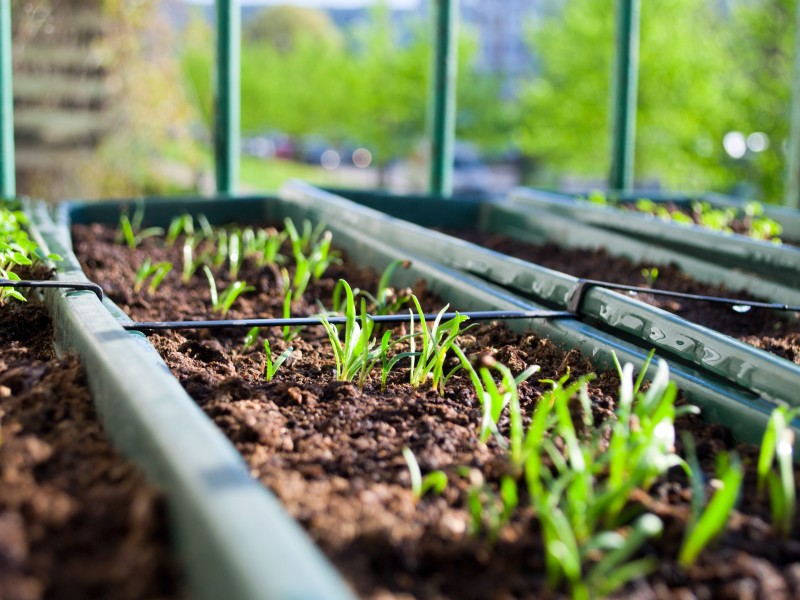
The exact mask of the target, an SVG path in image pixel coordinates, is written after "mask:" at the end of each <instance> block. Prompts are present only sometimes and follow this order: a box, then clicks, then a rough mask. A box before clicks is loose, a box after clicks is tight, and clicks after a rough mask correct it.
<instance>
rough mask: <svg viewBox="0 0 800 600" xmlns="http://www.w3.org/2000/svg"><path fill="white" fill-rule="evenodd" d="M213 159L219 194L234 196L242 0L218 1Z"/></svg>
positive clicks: (239, 90)
mask: <svg viewBox="0 0 800 600" xmlns="http://www.w3.org/2000/svg"><path fill="white" fill-rule="evenodd" d="M216 8H217V73H216V75H217V77H216V94H215V95H216V120H215V131H214V150H215V152H214V158H215V167H216V176H217V192H219V193H223V194H235V193H236V187H237V184H238V177H239V122H240V110H241V109H240V98H241V88H240V80H241V68H240V65H241V58H240V57H241V13H240V8H239V0H217V4H216Z"/></svg>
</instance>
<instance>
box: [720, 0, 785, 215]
mask: <svg viewBox="0 0 800 600" xmlns="http://www.w3.org/2000/svg"><path fill="white" fill-rule="evenodd" d="M796 4H797V2H796V0H752V1H750V2H741V3H739V4H738V5H737V6H736V8H735V10H734V12H733V15H734V19H733V24H732V27H731V35H732V38H733V43H734V44H735V52H736V59H737V61H738V63H739V65H740V69H741V71H742V75H743V76H742V77H741V78H739V79H738V80H737V82H736V86H735V87H732V88H731V89H730V90H729V93H730V94H731V95H732V97H733V98H734V99H735V102H736V104H737V105H738V107H739V111H738V117H739V119H738V120H737V122H736V123H734V125H735V127H734V129H736V130H737V131H740V132H742V133H743V134H744V135H750V134H752V133H756V132H761V133H765V134H766V136H767V137H766V142H767V147H766V148H765V149H763V150H761V151H760V152H753V151H752V149H750V150H748V152H747V153H746V155H745V156H744V157H743V160H742V161H741V163H742V164H743V168H745V169H746V170H747V173H746V175H747V176H748V177H749V178H750V179H752V180H753V181H754V182H755V184H756V186H757V193H758V194H759V195H760V196H763V197H764V199H766V200H770V201H774V202H780V201H781V200H782V195H783V184H784V175H785V172H784V171H785V168H786V155H785V143H786V139H787V138H788V135H789V107H790V102H791V85H792V60H793V55H794V36H795V27H796V19H795V14H796ZM751 139H752V138H751ZM761 141H762V142H763V141H764V140H763V138H762V140H761ZM751 145H752V144H751ZM756 148H757V149H758V148H759V147H758V146H756Z"/></svg>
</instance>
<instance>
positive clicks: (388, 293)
mask: <svg viewBox="0 0 800 600" xmlns="http://www.w3.org/2000/svg"><path fill="white" fill-rule="evenodd" d="M400 266H402V267H403V268H405V269H407V268H409V267H410V266H411V262H410V261H409V260H406V259H402V258H398V259H397V260H394V261H392V262H391V263H389V266H388V267H386V269H384V271H383V274H382V275H381V278H380V280H378V289H377V290H376V291H375V295H374V296H373V295H372V294H370V293H369V292H367V291H366V290H361V291H360V293H361V295H363V296H364V297H366V298H367V299H368V300H369V301H370V302H372V304H373V305H374V307H375V308H374V312H375V314H377V315H389V314H394V313H396V312H397V311H398V310H400V308H401V307H402V306H403V304H405V303H406V302H408V301H409V300H411V290H408V289H407V290H403V291H401V292H400V293H398V292H396V291H395V289H394V288H393V287H391V283H392V275H393V274H394V272H395V270H396V269H397V267H400Z"/></svg>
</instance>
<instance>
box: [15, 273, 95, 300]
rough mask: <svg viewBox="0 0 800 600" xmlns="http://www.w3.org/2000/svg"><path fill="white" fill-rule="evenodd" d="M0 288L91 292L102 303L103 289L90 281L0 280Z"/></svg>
mask: <svg viewBox="0 0 800 600" xmlns="http://www.w3.org/2000/svg"><path fill="white" fill-rule="evenodd" d="M0 287H12V288H61V289H66V290H75V291H79V290H86V291H89V292H93V293H94V294H95V295H96V296H97V299H98V300H100V302H102V301H103V288H101V287H100V286H99V285H98V284H96V283H92V282H91V281H40V280H35V281H29V280H24V279H0Z"/></svg>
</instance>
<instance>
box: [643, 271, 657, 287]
mask: <svg viewBox="0 0 800 600" xmlns="http://www.w3.org/2000/svg"><path fill="white" fill-rule="evenodd" d="M642 277H644V282H645V285H646V286H647V287H653V286H654V285H655V284H656V279H658V267H650V268H644V269H642Z"/></svg>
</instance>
